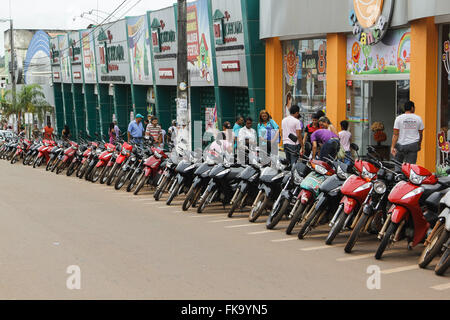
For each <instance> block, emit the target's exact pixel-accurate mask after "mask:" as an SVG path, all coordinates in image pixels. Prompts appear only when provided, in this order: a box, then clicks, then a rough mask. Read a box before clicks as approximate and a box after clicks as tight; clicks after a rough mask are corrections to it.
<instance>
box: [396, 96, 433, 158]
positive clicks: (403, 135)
mask: <svg viewBox="0 0 450 320" xmlns="http://www.w3.org/2000/svg"><path fill="white" fill-rule="evenodd" d="M415 111H416V107H415V105H414V102H412V101H408V102H406V103H405V113H404V114H402V115H401V116H398V117H397V119H395V123H394V134H393V136H392V146H391V154H392V155H393V156H394V157H395V160H397V161H399V162H406V163H411V164H415V163H416V162H417V153H418V152H419V151H420V150H421V149H422V139H423V130H424V129H425V127H424V125H423V121H422V118H421V117H419V116H418V115H416V114H414V112H415Z"/></svg>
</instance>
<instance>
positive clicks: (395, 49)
mask: <svg viewBox="0 0 450 320" xmlns="http://www.w3.org/2000/svg"><path fill="white" fill-rule="evenodd" d="M410 60H411V29H409V28H406V29H405V28H403V29H396V30H389V31H387V32H386V34H385V36H384V37H383V39H382V40H381V41H380V42H378V43H376V44H373V45H369V44H365V45H362V44H361V42H360V41H359V40H358V38H357V37H355V36H353V35H350V36H348V38H347V74H350V75H359V74H361V75H376V74H402V73H404V74H408V73H409V71H410Z"/></svg>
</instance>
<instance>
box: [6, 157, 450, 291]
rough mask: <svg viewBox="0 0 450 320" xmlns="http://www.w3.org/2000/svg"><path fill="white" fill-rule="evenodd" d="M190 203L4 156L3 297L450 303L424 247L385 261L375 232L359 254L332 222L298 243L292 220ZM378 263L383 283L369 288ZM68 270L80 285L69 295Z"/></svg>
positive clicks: (400, 247)
mask: <svg viewBox="0 0 450 320" xmlns="http://www.w3.org/2000/svg"><path fill="white" fill-rule="evenodd" d="M163 200H164V199H163ZM180 204H181V201H180V199H178V201H175V202H174V205H172V206H171V207H167V206H165V201H161V202H155V201H154V200H153V197H152V196H151V193H150V192H149V191H148V190H146V192H143V193H142V194H141V195H139V196H133V195H132V194H127V193H126V192H122V191H121V192H117V191H115V190H114V189H113V187H107V186H103V185H99V184H93V183H91V182H87V181H85V180H80V179H78V178H76V177H67V176H66V175H65V173H64V174H62V175H59V176H57V175H56V174H54V173H49V172H46V171H45V169H33V168H31V167H24V166H23V165H22V164H21V163H18V164H16V165H10V164H9V163H8V162H6V161H4V160H0V299H202V300H203V299H449V298H450V276H449V275H450V274H449V273H447V276H446V277H437V276H435V274H434V272H433V271H432V269H431V268H430V269H429V270H419V269H418V267H417V260H418V256H419V255H420V253H421V250H422V246H419V247H418V248H416V249H414V250H413V251H407V250H406V243H398V244H396V245H395V246H394V247H393V248H391V249H390V250H389V251H388V252H387V254H386V255H385V257H384V259H383V260H381V261H376V260H375V259H374V258H373V253H374V252H375V248H376V246H377V240H375V239H374V238H373V236H363V237H362V239H361V241H360V242H359V243H358V244H357V246H356V248H355V250H354V253H353V254H351V255H348V254H345V253H344V250H343V244H344V243H345V241H346V240H345V239H346V238H345V237H344V236H343V235H340V236H338V238H337V239H336V240H335V245H333V246H332V247H330V246H325V244H324V239H325V236H326V232H327V228H326V227H322V228H320V229H319V230H316V231H314V232H313V233H312V234H311V236H310V237H308V238H307V239H305V240H298V239H297V236H296V234H295V235H293V236H286V235H285V233H284V228H283V226H286V225H287V221H283V222H282V223H281V225H280V226H279V228H278V229H277V230H274V231H267V230H266V228H265V224H264V222H265V217H263V218H261V219H260V221H258V223H256V224H250V223H249V222H248V220H247V219H246V216H247V215H248V214H247V213H237V214H236V217H235V218H233V219H228V218H227V217H226V215H225V213H224V210H223V209H222V208H221V207H220V206H216V207H213V208H208V209H207V210H206V212H205V213H204V214H203V215H198V214H197V213H195V212H194V211H190V212H187V213H185V212H182V211H181V209H180ZM435 263H436V261H434V262H433V263H432V267H434V265H435ZM373 265H374V266H376V268H379V269H378V270H381V275H380V286H381V287H380V289H373V290H369V289H368V287H367V280H368V278H369V277H370V276H371V274H368V273H367V269H368V267H369V266H373ZM69 266H78V267H79V270H80V275H81V276H80V278H79V280H80V282H79V283H80V284H81V288H80V289H79V290H77V289H74V290H69V289H68V288H67V279H68V277H71V274H68V273H67V268H68V267H69Z"/></svg>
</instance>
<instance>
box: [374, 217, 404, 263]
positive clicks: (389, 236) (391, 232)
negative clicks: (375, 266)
mask: <svg viewBox="0 0 450 320" xmlns="http://www.w3.org/2000/svg"><path fill="white" fill-rule="evenodd" d="M397 228H398V224H396V223H392V222H391V224H390V225H389V227H388V229H387V231H386V233H385V234H384V236H383V239H382V240H381V243H380V245H379V246H378V249H377V252H376V253H375V259H377V260H380V259H381V257H382V256H383V253H384V251H385V250H386V248H387V247H388V245H389V244H391V243H392V242H393V241H394V237H395V233H396V232H397Z"/></svg>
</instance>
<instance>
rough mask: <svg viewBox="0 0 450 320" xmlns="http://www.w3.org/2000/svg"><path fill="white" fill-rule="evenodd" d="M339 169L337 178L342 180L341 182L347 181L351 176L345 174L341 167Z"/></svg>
mask: <svg viewBox="0 0 450 320" xmlns="http://www.w3.org/2000/svg"><path fill="white" fill-rule="evenodd" d="M337 167H338V168H337V176H338V178H339V179H341V180H347V178H348V176H349V174H348V173H346V172H344V170H342V168H341V167H340V166H339V165H338V166H337Z"/></svg>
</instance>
